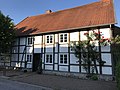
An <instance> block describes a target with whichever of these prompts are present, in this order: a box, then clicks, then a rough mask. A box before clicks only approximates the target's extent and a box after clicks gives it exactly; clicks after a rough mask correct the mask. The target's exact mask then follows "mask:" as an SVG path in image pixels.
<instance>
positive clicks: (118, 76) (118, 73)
mask: <svg viewBox="0 0 120 90" xmlns="http://www.w3.org/2000/svg"><path fill="white" fill-rule="evenodd" d="M116 81H117V87H118V90H120V61H119V63H117V65H116Z"/></svg>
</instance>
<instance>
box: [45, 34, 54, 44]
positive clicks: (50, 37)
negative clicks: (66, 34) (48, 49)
mask: <svg viewBox="0 0 120 90" xmlns="http://www.w3.org/2000/svg"><path fill="white" fill-rule="evenodd" d="M46 41H47V42H46V43H53V35H47V40H46Z"/></svg>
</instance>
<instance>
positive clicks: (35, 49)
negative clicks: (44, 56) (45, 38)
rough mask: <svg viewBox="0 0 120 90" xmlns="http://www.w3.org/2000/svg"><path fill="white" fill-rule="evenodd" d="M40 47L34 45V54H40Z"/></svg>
mask: <svg viewBox="0 0 120 90" xmlns="http://www.w3.org/2000/svg"><path fill="white" fill-rule="evenodd" d="M41 48H42V45H34V53H41Z"/></svg>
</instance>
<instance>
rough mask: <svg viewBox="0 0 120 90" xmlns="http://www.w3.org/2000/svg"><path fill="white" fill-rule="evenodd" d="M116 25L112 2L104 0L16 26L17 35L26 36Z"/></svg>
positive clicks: (42, 16) (27, 20)
mask: <svg viewBox="0 0 120 90" xmlns="http://www.w3.org/2000/svg"><path fill="white" fill-rule="evenodd" d="M109 1H110V2H109ZM115 23H116V20H115V15H114V7H113V2H112V0H102V1H99V2H95V3H91V4H87V5H83V6H79V7H75V8H70V9H66V10H61V11H57V12H52V13H50V14H42V15H37V16H31V17H27V18H26V19H24V20H23V21H22V22H20V23H19V24H17V25H16V28H18V30H17V31H16V33H17V35H18V36H24V35H33V34H40V33H46V32H56V31H62V30H72V29H75V28H76V29H79V28H85V27H93V26H102V25H110V24H115Z"/></svg>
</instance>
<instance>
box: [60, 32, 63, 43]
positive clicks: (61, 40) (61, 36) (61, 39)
mask: <svg viewBox="0 0 120 90" xmlns="http://www.w3.org/2000/svg"><path fill="white" fill-rule="evenodd" d="M60 42H63V35H62V34H61V35H60Z"/></svg>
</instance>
